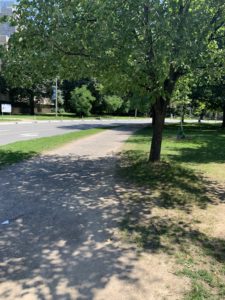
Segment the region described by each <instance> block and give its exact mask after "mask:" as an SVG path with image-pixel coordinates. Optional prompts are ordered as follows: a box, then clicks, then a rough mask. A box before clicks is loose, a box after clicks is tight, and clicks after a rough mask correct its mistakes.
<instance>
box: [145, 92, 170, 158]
mask: <svg viewBox="0 0 225 300" xmlns="http://www.w3.org/2000/svg"><path fill="white" fill-rule="evenodd" d="M166 109H167V102H166V101H165V100H164V99H163V98H162V97H161V98H159V99H157V101H156V102H155V104H154V105H153V116H154V118H153V120H154V122H153V124H152V127H153V134H152V142H151V150H150V156H149V162H158V161H160V155H161V146H162V135H163V128H164V123H165V117H166Z"/></svg>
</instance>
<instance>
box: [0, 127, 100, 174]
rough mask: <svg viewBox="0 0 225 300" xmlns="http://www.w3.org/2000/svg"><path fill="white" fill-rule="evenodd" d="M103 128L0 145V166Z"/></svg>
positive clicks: (29, 156)
mask: <svg viewBox="0 0 225 300" xmlns="http://www.w3.org/2000/svg"><path fill="white" fill-rule="evenodd" d="M103 130H105V129H104V128H93V129H88V130H82V131H76V132H70V133H66V134H62V135H56V136H52V137H46V138H38V139H32V140H28V141H21V142H15V143H12V144H8V145H4V146H0V168H1V167H3V166H5V165H9V164H12V163H16V162H19V161H21V160H24V159H28V158H31V157H33V156H35V155H38V154H40V153H41V152H43V151H47V150H50V149H53V148H56V147H59V146H62V145H63V144H66V143H69V142H72V141H74V140H77V139H80V138H84V137H86V136H89V135H92V134H96V133H99V132H101V131H103Z"/></svg>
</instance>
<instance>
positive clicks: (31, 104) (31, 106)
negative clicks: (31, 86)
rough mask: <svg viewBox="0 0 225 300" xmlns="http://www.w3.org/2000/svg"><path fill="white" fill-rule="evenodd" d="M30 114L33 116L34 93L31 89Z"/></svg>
mask: <svg viewBox="0 0 225 300" xmlns="http://www.w3.org/2000/svg"><path fill="white" fill-rule="evenodd" d="M29 102H30V114H31V115H32V116H33V115H34V93H33V91H30V99H29Z"/></svg>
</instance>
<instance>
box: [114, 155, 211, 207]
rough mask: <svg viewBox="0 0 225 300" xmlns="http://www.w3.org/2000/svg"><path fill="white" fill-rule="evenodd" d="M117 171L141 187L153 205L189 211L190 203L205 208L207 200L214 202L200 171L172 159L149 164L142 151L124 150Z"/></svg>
mask: <svg viewBox="0 0 225 300" xmlns="http://www.w3.org/2000/svg"><path fill="white" fill-rule="evenodd" d="M118 175H119V176H121V180H123V179H124V180H126V181H127V182H130V183H132V185H136V189H137V190H138V189H139V190H141V192H140V194H142V195H145V194H147V195H146V197H145V198H146V199H148V198H149V199H150V201H151V203H152V205H153V204H154V206H158V207H161V208H167V209H169V208H172V209H175V208H177V209H181V210H184V211H186V212H187V213H190V212H191V210H192V207H193V205H197V206H198V207H200V208H202V209H205V208H206V207H207V204H209V203H213V201H212V200H211V197H210V196H209V195H207V192H208V190H207V182H206V180H204V178H203V177H202V176H201V174H198V173H196V172H194V171H193V170H191V169H189V168H185V167H182V166H181V165H178V164H175V163H168V162H161V163H158V164H150V163H149V164H148V163H146V160H145V159H143V151H139V150H136V151H134V150H132V151H126V152H125V153H123V155H122V157H121V160H120V164H119V166H118ZM127 190H128V191H129V186H127ZM128 193H129V197H130V199H131V200H133V201H136V200H137V199H136V198H137V197H135V196H133V194H132V192H128ZM154 194H155V196H154ZM134 195H135V193H134Z"/></svg>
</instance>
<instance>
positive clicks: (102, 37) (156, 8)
mask: <svg viewBox="0 0 225 300" xmlns="http://www.w3.org/2000/svg"><path fill="white" fill-rule="evenodd" d="M13 22H14V24H16V25H17V33H16V34H15V35H14V36H13V38H12V39H11V41H10V43H9V49H10V50H9V52H8V54H7V59H6V61H7V63H8V66H10V62H12V60H13V56H14V55H16V56H19V57H20V59H21V60H24V63H26V64H28V66H29V65H33V67H32V70H33V74H34V75H35V78H38V76H39V74H42V75H43V76H45V77H46V78H47V77H48V78H50V77H52V76H53V74H54V76H55V75H58V76H60V77H61V78H62V79H76V78H78V79H79V78H85V77H87V76H88V77H92V78H97V79H98V81H99V82H101V83H102V84H103V85H104V86H105V87H107V88H109V89H110V90H111V91H115V92H116V94H118V93H119V94H120V95H124V94H127V93H133V94H135V95H138V96H140V97H142V99H143V97H144V99H146V103H149V106H151V105H152V106H153V119H154V122H153V123H154V128H153V139H152V148H151V155H150V160H151V161H157V160H159V159H160V150H161V141H162V130H163V124H164V120H165V115H166V109H167V107H168V105H169V103H170V100H171V96H172V94H173V91H174V89H175V86H176V83H177V81H178V80H179V79H180V78H181V77H182V76H184V75H187V74H188V73H189V72H191V71H193V70H195V69H207V70H209V72H211V73H213V74H217V76H220V71H221V67H222V66H223V65H224V48H223V47H221V45H223V42H222V41H223V40H224V32H225V28H224V23H225V0H140V1H133V0H128V1H118V0H115V1H109V0H97V1H90V0H83V1H78V0H73V1H71V0H49V1H36V0H29V1H27V0H20V2H19V4H18V7H17V10H16V12H15V14H14V18H13ZM15 53H16V54H15ZM28 61H30V62H31V63H28ZM32 76H33V75H32Z"/></svg>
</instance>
